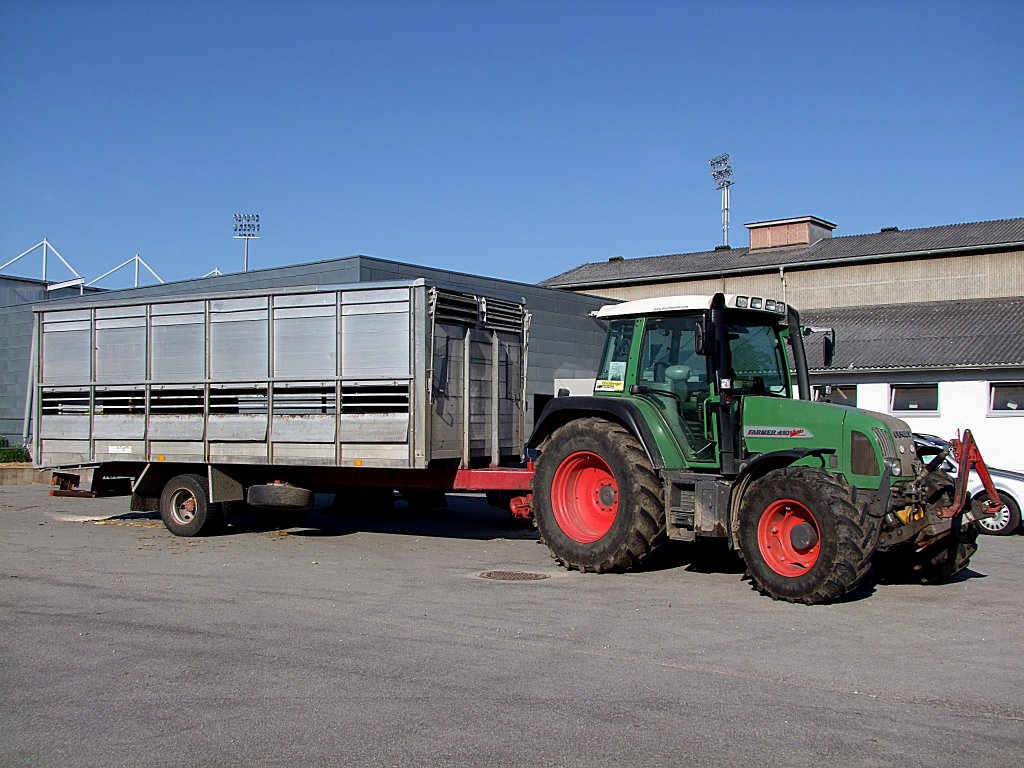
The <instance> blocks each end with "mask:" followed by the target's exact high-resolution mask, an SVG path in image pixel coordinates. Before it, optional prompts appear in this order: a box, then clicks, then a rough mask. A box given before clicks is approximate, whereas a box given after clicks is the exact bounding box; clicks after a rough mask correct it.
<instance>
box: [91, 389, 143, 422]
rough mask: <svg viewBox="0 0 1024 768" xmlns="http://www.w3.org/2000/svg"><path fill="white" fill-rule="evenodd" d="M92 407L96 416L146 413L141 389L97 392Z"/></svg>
mask: <svg viewBox="0 0 1024 768" xmlns="http://www.w3.org/2000/svg"><path fill="white" fill-rule="evenodd" d="M94 407H95V409H96V413H97V414H101V413H105V414H108V415H112V416H113V415H123V414H129V413H136V414H143V413H145V412H146V392H145V390H141V389H124V390H113V389H112V390H97V391H96V397H95V401H94Z"/></svg>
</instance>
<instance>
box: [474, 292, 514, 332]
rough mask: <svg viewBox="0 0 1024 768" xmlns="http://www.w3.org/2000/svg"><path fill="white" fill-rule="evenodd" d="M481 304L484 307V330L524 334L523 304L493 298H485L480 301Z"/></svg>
mask: <svg viewBox="0 0 1024 768" xmlns="http://www.w3.org/2000/svg"><path fill="white" fill-rule="evenodd" d="M480 303H481V304H482V305H483V312H484V319H483V322H484V328H487V329H488V330H492V331H511V332H512V333H520V332H522V330H523V306H522V304H516V303H515V302H512V301H504V300H502V299H492V298H483V299H481V300H480Z"/></svg>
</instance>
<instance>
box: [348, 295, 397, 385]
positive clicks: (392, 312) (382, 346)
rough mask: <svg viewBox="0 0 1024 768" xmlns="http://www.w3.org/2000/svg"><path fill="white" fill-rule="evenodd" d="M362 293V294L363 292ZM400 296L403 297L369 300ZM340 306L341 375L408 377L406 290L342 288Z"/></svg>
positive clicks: (353, 376) (349, 377)
mask: <svg viewBox="0 0 1024 768" xmlns="http://www.w3.org/2000/svg"><path fill="white" fill-rule="evenodd" d="M364 294H365V295H364ZM397 296H400V297H401V298H402V299H403V300H400V301H388V302H369V301H368V298H371V297H378V298H388V297H397ZM342 302H343V304H342V307H341V314H342V318H341V376H342V377H343V378H346V379H366V378H375V377H401V376H409V375H410V373H411V371H410V366H409V351H410V347H409V342H410V336H411V330H412V329H411V326H410V313H409V306H410V305H409V291H408V289H402V290H400V291H395V290H386V291H379V290H378V291H373V290H371V291H345V292H344V293H343V294H342Z"/></svg>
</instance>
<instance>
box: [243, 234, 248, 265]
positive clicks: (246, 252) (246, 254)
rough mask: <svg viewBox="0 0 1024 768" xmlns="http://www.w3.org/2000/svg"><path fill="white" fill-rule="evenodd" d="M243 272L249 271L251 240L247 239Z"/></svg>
mask: <svg viewBox="0 0 1024 768" xmlns="http://www.w3.org/2000/svg"><path fill="white" fill-rule="evenodd" d="M242 271H243V272H248V271H249V238H248V237H247V238H245V258H244V260H243V261H242Z"/></svg>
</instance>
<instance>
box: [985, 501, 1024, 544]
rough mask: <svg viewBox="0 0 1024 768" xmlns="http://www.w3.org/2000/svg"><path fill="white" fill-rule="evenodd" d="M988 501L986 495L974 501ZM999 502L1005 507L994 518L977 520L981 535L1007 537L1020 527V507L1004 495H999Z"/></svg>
mask: <svg viewBox="0 0 1024 768" xmlns="http://www.w3.org/2000/svg"><path fill="white" fill-rule="evenodd" d="M987 499H988V496H987V495H986V494H981V495H980V496H976V497H975V501H977V502H983V501H986V500H987ZM999 500H1000V501H1001V502H1003V504H1005V505H1006V506H1005V507H1003V509H1001V510H1000V511H999V512H996V516H995V517H985V518H982V519H980V520H978V527H979V528H980V529H981V532H982V533H987V534H988V535H989V536H1009V535H1010V534H1011V533H1015V532H1016V531H1017V529H1018V528H1019V527H1020V505H1019V504H1017V502H1016V501H1014V500H1013V499H1011V498H1010V497H1009V496H1008V495H1006V494H1005V493H1001V494H999Z"/></svg>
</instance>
